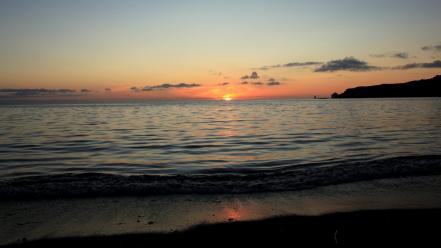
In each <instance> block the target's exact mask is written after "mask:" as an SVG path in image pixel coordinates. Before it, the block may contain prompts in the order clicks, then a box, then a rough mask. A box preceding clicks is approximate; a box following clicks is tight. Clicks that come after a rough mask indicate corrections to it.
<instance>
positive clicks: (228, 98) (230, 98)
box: [223, 95, 233, 101]
mask: <svg viewBox="0 0 441 248" xmlns="http://www.w3.org/2000/svg"><path fill="white" fill-rule="evenodd" d="M223 99H224V101H231V100H233V98H232V97H231V95H225V96H223Z"/></svg>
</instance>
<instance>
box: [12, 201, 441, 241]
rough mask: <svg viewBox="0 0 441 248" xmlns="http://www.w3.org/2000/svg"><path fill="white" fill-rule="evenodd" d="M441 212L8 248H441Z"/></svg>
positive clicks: (205, 227) (376, 213) (272, 222)
mask: <svg viewBox="0 0 441 248" xmlns="http://www.w3.org/2000/svg"><path fill="white" fill-rule="evenodd" d="M440 221H441V209H439V208H438V209H411V210H403V209H386V210H369V211H356V212H346V213H333V214H326V215H321V216H293V215H291V216H282V217H273V218H268V219H263V220H254V221H241V222H231V223H217V224H202V225H198V226H195V227H192V228H190V229H187V230H184V231H177V232H172V233H138V234H117V235H96V236H87V237H79V236H78V237H64V238H44V239H41V240H35V241H29V242H28V241H27V240H22V242H21V243H15V244H12V245H8V246H7V247H79V246H83V245H86V246H91V245H92V246H105V247H145V246H149V245H156V244H157V245H171V244H175V245H183V244H188V245H195V244H198V245H202V244H203V245H207V244H213V243H216V244H217V245H220V244H222V245H231V244H242V243H244V244H245V243H246V244H257V243H260V244H262V242H263V243H271V244H272V245H286V244H287V242H289V243H291V244H295V245H308V246H310V245H326V246H345V245H357V246H365V245H378V244H380V243H381V244H393V245H397V244H403V245H409V244H415V245H419V246H421V245H434V244H441V241H440V239H439V231H438V230H437V229H436V228H434V227H435V226H437V225H438V224H439V223H440Z"/></svg>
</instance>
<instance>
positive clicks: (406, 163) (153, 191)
mask: <svg viewBox="0 0 441 248" xmlns="http://www.w3.org/2000/svg"><path fill="white" fill-rule="evenodd" d="M436 174H441V155H429V156H408V157H396V158H389V159H380V160H374V161H364V162H341V163H338V164H336V163H332V164H316V165H310V166H302V167H293V168H290V169H287V168H285V169H283V170H280V171H271V172H249V173H241V174H212V175H167V176H158V175H132V176H124V175H115V174H100V173H81V174H72V173H69V174H60V175H45V176H31V177H24V178H17V179H9V180H3V181H0V199H4V200H6V199H37V198H38V199H41V198H53V197H57V198H58V197H62V198H70V197H97V196H147V195H166V194H240V193H257V192H277V191H294V190H302V189H309V188H314V187H319V186H326V185H334V184H341V183H349V182H357V181H365V180H374V179H381V178H396V177H407V176H421V175H436Z"/></svg>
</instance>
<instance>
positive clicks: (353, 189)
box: [0, 176, 441, 245]
mask: <svg viewBox="0 0 441 248" xmlns="http://www.w3.org/2000/svg"><path fill="white" fill-rule="evenodd" d="M440 199H441V176H419V177H408V178H395V179H380V180H373V181H365V182H357V183H348V184H340V185H332V186H325V187H319V188H314V189H309V190H302V191H293V192H277V193H258V194H223V195H161V196H148V197H130V196H128V197H98V198H81V199H46V200H4V201H0V213H2V215H1V216H0V222H1V223H3V224H2V227H3V228H2V229H1V230H0V241H1V243H0V245H6V244H13V243H21V242H22V241H23V240H26V241H35V240H41V239H60V238H66V237H101V236H106V237H107V236H110V237H118V236H120V235H127V234H133V235H138V234H146V233H150V234H152V233H173V232H176V231H178V232H182V231H184V232H185V230H189V229H191V228H192V227H195V226H199V225H201V224H206V225H210V224H211V225H216V224H219V223H221V224H222V223H230V222H234V223H236V222H248V221H259V220H266V219H270V218H275V217H277V216H294V215H295V216H309V217H314V216H323V215H327V214H332V213H350V212H357V211H369V210H381V209H396V210H399V209H401V210H406V209H420V210H421V209H441V200H440ZM263 223H266V222H263ZM262 225H263V224H262ZM311 235H312V234H311ZM184 236H185V235H184Z"/></svg>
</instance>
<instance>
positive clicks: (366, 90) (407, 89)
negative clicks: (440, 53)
mask: <svg viewBox="0 0 441 248" xmlns="http://www.w3.org/2000/svg"><path fill="white" fill-rule="evenodd" d="M331 97H332V98H378V97H441V75H438V76H435V77H434V78H431V79H422V80H418V81H411V82H407V83H399V84H380V85H372V86H360V87H356V88H350V89H347V90H345V92H343V93H341V94H337V93H334V94H332V96H331Z"/></svg>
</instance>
